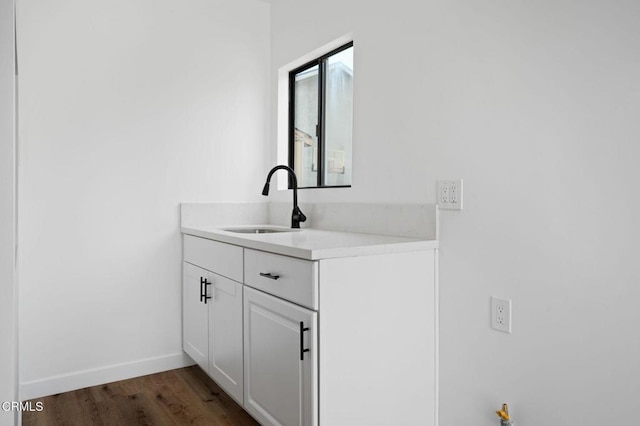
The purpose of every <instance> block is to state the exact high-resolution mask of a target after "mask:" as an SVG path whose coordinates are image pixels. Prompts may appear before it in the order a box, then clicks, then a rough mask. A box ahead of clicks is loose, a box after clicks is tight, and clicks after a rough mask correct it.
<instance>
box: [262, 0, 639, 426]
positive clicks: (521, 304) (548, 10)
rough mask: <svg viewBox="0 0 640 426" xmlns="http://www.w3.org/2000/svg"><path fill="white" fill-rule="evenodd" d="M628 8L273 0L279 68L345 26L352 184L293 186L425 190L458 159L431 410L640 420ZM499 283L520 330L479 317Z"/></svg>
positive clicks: (602, 0) (354, 197) (469, 416)
mask: <svg viewBox="0 0 640 426" xmlns="http://www.w3.org/2000/svg"><path fill="white" fill-rule="evenodd" d="M639 18H640V4H639V3H638V2H636V1H633V0H620V1H616V2H610V1H606V0H588V1H579V0H563V1H552V0H541V1H536V2H524V1H486V0H455V1H451V0H431V1H426V2H425V1H418V0H415V1H410V0H401V1H396V2H386V1H385V2H382V1H380V2H377V1H376V2H371V1H368V0H348V1H346V0H324V1H321V2H312V1H301V0H295V1H294V0H273V9H272V22H271V26H272V40H273V43H272V75H276V74H275V71H276V70H277V69H278V68H279V67H280V66H282V65H284V64H287V63H289V62H291V61H293V60H295V59H296V58H297V57H299V56H302V55H304V54H305V53H306V52H307V51H310V50H313V49H315V48H317V47H319V46H322V45H323V44H325V43H327V42H329V41H331V40H332V39H335V38H338V37H340V36H342V35H343V34H346V33H349V32H353V34H354V42H355V49H356V51H355V73H356V74H355V88H354V92H355V100H354V104H355V112H354V114H355V118H354V169H353V170H354V175H353V188H351V189H349V190H345V189H339V190H326V189H323V190H305V191H301V194H300V201H301V202H317V201H324V200H340V201H345V200H350V201H373V202H375V201H383V202H389V201H394V202H415V203H422V202H427V203H428V202H434V201H435V181H436V179H437V178H457V177H463V178H464V179H465V210H464V211H463V212H461V213H457V212H443V213H442V214H441V220H442V223H441V251H440V255H441V257H440V304H441V305H440V315H441V318H440V327H441V329H440V339H441V347H440V363H441V370H440V389H441V395H440V402H441V405H440V424H441V425H442V426H454V425H455V426H457V425H479V426H485V425H486V426H488V425H495V424H497V422H498V421H497V418H496V417H495V415H494V413H493V411H494V410H495V409H496V408H497V407H499V405H500V404H501V403H502V402H508V403H510V404H511V407H512V413H513V414H514V416H515V419H516V420H517V421H518V423H517V424H519V425H522V426H524V425H543V424H545V425H581V426H591V425H593V426H599V425H603V424H611V423H614V422H615V423H617V422H619V421H622V422H624V423H628V424H639V423H640V413H639V412H638V410H637V403H638V401H639V400H640V385H639V384H640V363H638V359H640V337H639V336H640V333H639V328H640V310H638V309H637V306H638V303H639V302H640V286H639V285H638V282H639V281H640V262H638V261H637V259H636V257H637V253H638V250H637V247H636V246H637V242H638V241H639V238H640V223H638V220H637V218H638V217H639V214H640V199H638V197H636V196H635V193H636V192H637V191H636V190H635V188H634V184H635V183H637V182H638V181H640V169H639V168H638V167H637V161H638V158H640V145H639V144H638V140H639V139H640V121H639V120H638V111H639V110H640V79H638V75H640V56H638V54H637V52H639V51H640V26H638V25H637V23H638V19H639ZM272 83H273V84H275V78H273V79H272ZM273 87H274V88H275V86H273ZM272 109H273V110H274V111H275V98H274V101H273V105H272ZM273 119H274V120H275V117H273ZM272 137H273V139H275V131H274V132H272ZM273 146H275V142H273ZM271 158H272V161H273V162H274V161H275V160H274V159H275V158H276V157H275V152H273V153H272V156H271ZM290 197H291V194H290V193H288V192H285V193H279V194H274V195H273V196H272V198H274V199H277V200H283V201H284V200H289V199H290ZM491 295H497V296H501V297H506V298H510V299H512V300H513V334H511V335H507V334H503V333H499V332H496V331H492V330H491V329H490V328H489V300H490V296H491Z"/></svg>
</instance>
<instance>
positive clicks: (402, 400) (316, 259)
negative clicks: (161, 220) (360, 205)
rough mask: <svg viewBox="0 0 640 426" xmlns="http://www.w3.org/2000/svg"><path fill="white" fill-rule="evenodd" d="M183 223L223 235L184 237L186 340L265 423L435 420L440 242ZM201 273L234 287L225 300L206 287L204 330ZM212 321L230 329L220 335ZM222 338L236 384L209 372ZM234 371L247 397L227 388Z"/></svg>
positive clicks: (332, 425) (322, 425)
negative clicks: (251, 231) (246, 232)
mask: <svg viewBox="0 0 640 426" xmlns="http://www.w3.org/2000/svg"><path fill="white" fill-rule="evenodd" d="M183 231H184V228H183ZM189 232H196V235H199V234H202V236H210V237H211V238H212V239H214V240H215V239H216V238H220V239H222V241H225V243H222V242H220V241H219V240H218V241H209V240H207V239H206V238H199V237H194V236H192V235H188V234H185V236H184V238H185V239H184V243H185V245H184V249H185V296H184V297H185V302H184V309H185V313H184V327H185V329H184V349H185V351H186V352H187V353H188V354H189V355H191V356H192V357H193V358H194V360H195V361H196V362H198V363H199V364H201V362H202V361H201V360H202V359H203V358H204V356H203V355H202V353H203V352H204V351H205V350H204V349H202V348H203V347H207V346H206V345H205V343H204V342H205V340H206V341H207V342H208V345H209V346H208V351H209V353H208V355H207V359H208V362H207V367H206V368H205V367H203V368H205V369H206V370H207V371H208V372H209V374H210V375H211V376H212V377H213V378H214V380H216V381H217V382H218V383H219V384H221V385H222V387H223V388H224V389H225V390H227V391H228V392H229V393H231V394H232V395H233V396H234V397H235V398H236V399H237V400H238V401H239V402H241V404H242V405H243V407H244V408H245V410H247V412H249V413H250V414H251V415H252V416H253V417H254V418H256V419H257V420H258V421H259V422H260V423H261V424H263V425H283V426H353V425H367V426H377V425H379V426H388V425H408V426H414V425H425V426H437V417H438V416H437V394H438V380H437V379H438V377H437V353H438V349H437V342H438V338H437V328H438V322H437V318H438V312H437V300H438V293H437V290H438V289H437V242H434V241H431V242H429V241H426V242H425V241H418V240H409V239H401V238H395V237H385V236H370V235H358V234H349V233H331V232H323V231H313V230H309V231H307V230H305V231H301V233H300V234H295V235H293V234H290V235H289V236H287V235H286V233H283V234H285V235H281V236H278V235H267V236H251V237H245V238H242V237H236V236H233V234H230V233H225V232H224V231H197V230H189ZM302 232H304V233H305V234H303V233H302ZM207 241H209V242H211V243H213V244H214V246H212V247H208V245H207V244H205V242H207ZM336 241H337V242H336ZM268 243H269V244H268ZM394 244H395V245H394ZM203 250H205V251H206V250H209V251H208V252H207V253H204V252H203ZM194 251H197V252H198V254H197V255H196V254H194ZM211 258H216V259H218V260H217V261H218V263H219V262H220V259H226V261H224V262H223V263H224V264H210V262H211ZM189 259H191V260H189ZM208 262H209V264H207V263H208ZM193 265H195V266H198V267H199V268H195V266H193ZM205 272H206V273H210V272H211V273H213V272H215V274H213V275H209V277H211V282H212V283H213V284H211V286H209V288H216V287H215V282H216V279H218V278H217V276H216V275H218V276H223V277H225V279H227V280H228V281H229V282H231V283H234V284H235V288H236V289H235V294H234V295H231V294H226V293H225V295H221V297H220V299H219V300H220V302H222V301H223V300H224V301H225V306H226V307H227V308H225V309H222V310H220V311H218V310H216V308H215V306H216V305H215V303H216V299H215V296H214V294H215V292H214V293H206V294H205V300H207V299H206V296H207V295H208V296H211V297H213V299H208V300H207V302H208V304H207V305H208V308H207V309H208V312H207V314H206V315H207V316H206V318H207V324H208V326H207V327H206V330H205V331H203V330H202V328H201V327H200V324H202V322H203V318H204V317H205V314H203V313H202V312H201V308H202V306H200V305H199V304H198V302H197V301H196V302H194V301H193V300H194V299H199V296H200V293H199V286H200V282H199V279H200V275H201V274H203V273H205ZM234 276H235V278H234ZM238 277H240V278H238ZM240 283H242V284H240ZM189 287H193V288H191V289H189ZM229 288H231V287H229ZM215 291H217V290H215ZM218 294H220V293H218ZM222 296H224V297H222ZM187 298H189V300H188V301H187ZM238 298H241V300H242V303H241V304H239V303H238V300H239V299H238ZM209 303H211V304H210V305H209ZM203 305H204V303H203ZM238 306H239V308H238ZM187 310H189V311H188V312H187ZM238 311H239V312H240V313H241V315H240V316H238ZM216 312H224V314H222V315H221V316H220V318H218V317H216ZM238 318H240V319H238ZM238 324H241V326H240V327H239V326H238ZM219 327H222V328H223V329H224V333H226V334H220V333H219V332H218V334H216V330H217V329H218V328H219ZM212 332H213V334H212ZM205 335H206V337H205ZM216 335H217V336H218V337H220V339H219V340H220V342H218V340H216ZM234 339H235V340H234ZM237 339H240V340H239V342H240V343H238V340H237ZM212 342H213V343H212ZM216 342H218V343H216ZM222 342H225V343H222ZM228 342H234V343H229V344H228V345H227V346H225V350H224V351H223V352H224V357H220V358H218V360H219V361H220V362H219V363H220V365H221V368H220V370H221V372H223V373H224V374H223V375H222V376H228V377H230V378H232V379H233V382H234V383H235V384H234V386H229V385H226V386H225V385H224V383H225V382H224V380H225V377H222V378H220V376H215V375H214V371H215V370H216V367H215V363H216V362H217V361H216V356H215V353H216V346H218V345H221V346H224V345H225V344H227V343H228ZM238 345H239V346H238ZM212 353H213V354H214V356H213V358H212ZM234 354H235V355H234ZM234 356H235V361H236V363H234V362H233V361H227V360H229V359H230V358H229V357H231V358H233V357H234ZM223 359H224V360H225V362H222V361H221V360H223ZM237 363H240V365H242V368H241V370H242V371H240V372H238V371H237V370H235V367H237V366H238V364H237ZM201 365H202V364H201ZM229 365H232V366H234V368H229V367H228V366H229ZM231 371H233V373H231ZM240 377H242V379H240ZM238 380H240V382H242V383H243V384H244V385H243V389H242V394H243V397H238V396H237V394H234V393H232V390H230V389H233V392H237V391H238V389H239V388H238V386H236V385H238V383H240V382H238ZM228 386H229V387H228Z"/></svg>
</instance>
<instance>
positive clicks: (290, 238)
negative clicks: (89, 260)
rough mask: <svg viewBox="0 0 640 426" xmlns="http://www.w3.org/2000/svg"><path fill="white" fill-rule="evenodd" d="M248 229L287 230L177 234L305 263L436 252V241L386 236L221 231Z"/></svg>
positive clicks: (211, 229)
mask: <svg viewBox="0 0 640 426" xmlns="http://www.w3.org/2000/svg"><path fill="white" fill-rule="evenodd" d="M252 227H267V228H280V229H287V228H283V227H279V226H273V225H247V226H228V227H225V226H198V227H188V226H183V227H182V228H181V231H182V233H183V234H188V235H194V236H197V237H203V238H208V239H210V240H215V241H220V242H223V243H229V244H235V245H238V246H242V247H246V248H251V249H256V250H262V251H268V252H271V253H277V254H282V255H285V256H292V257H298V258H301V259H307V260H320V259H332V258H338V257H353V256H366V255H373V254H386V253H400V252H407V251H418V250H427V249H435V248H438V241H437V240H420V239H414V238H405V237H393V236H388V235H374V234H361V233H355V232H338V231H324V230H319V229H308V228H305V229H300V230H293V231H291V232H274V233H269V234H244V233H236V232H230V231H225V230H224V229H225V228H252Z"/></svg>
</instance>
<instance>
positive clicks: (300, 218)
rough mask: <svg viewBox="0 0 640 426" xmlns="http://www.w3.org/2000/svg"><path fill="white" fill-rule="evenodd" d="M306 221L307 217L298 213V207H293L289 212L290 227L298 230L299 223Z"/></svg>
mask: <svg viewBox="0 0 640 426" xmlns="http://www.w3.org/2000/svg"><path fill="white" fill-rule="evenodd" d="M305 220H307V217H306V216H305V215H304V213H302V212H301V211H300V207H298V206H295V208H294V209H293V211H292V212H291V227H292V228H300V222H304V221H305Z"/></svg>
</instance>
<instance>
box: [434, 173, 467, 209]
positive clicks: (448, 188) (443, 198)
mask: <svg viewBox="0 0 640 426" xmlns="http://www.w3.org/2000/svg"><path fill="white" fill-rule="evenodd" d="M436 199H437V204H438V206H439V208H440V209H441V210H462V179H447V180H438V188H437V193H436Z"/></svg>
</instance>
